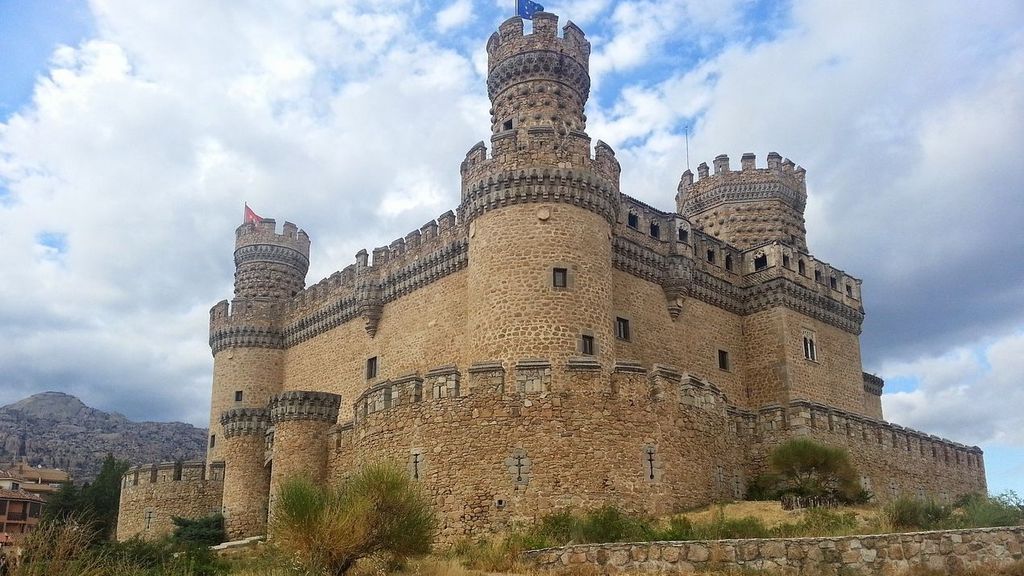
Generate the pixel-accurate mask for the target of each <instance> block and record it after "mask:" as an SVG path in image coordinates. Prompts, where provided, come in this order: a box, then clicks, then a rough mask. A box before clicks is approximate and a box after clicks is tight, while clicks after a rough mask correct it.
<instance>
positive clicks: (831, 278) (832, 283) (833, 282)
mask: <svg viewBox="0 0 1024 576" xmlns="http://www.w3.org/2000/svg"><path fill="white" fill-rule="evenodd" d="M828 285H829V286H830V287H831V288H832V289H833V290H836V289H837V288H836V286H837V283H836V277H835V276H829V279H828Z"/></svg>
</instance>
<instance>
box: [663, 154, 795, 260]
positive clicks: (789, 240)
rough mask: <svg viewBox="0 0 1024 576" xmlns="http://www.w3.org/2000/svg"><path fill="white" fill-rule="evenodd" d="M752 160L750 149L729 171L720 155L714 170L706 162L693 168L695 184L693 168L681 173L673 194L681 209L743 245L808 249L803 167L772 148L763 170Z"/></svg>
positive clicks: (713, 231)
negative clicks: (773, 243) (736, 167)
mask: <svg viewBox="0 0 1024 576" xmlns="http://www.w3.org/2000/svg"><path fill="white" fill-rule="evenodd" d="M755 160H756V159H755V157H754V154H752V153H750V152H748V153H746V154H744V155H743V157H742V159H741V160H740V169H739V170H733V169H731V168H730V167H729V157H728V156H726V155H725V154H719V155H718V156H717V157H716V158H715V160H714V170H715V171H714V174H710V171H709V169H708V165H707V163H704V162H702V163H701V164H700V166H698V167H697V176H698V178H699V179H698V180H697V181H696V182H695V181H694V179H693V173H692V172H690V171H689V170H687V171H686V172H684V173H683V177H682V180H681V181H680V182H679V193H678V194H677V195H676V206H677V209H678V211H679V213H680V214H682V215H683V216H686V217H687V218H689V219H690V221H691V222H693V223H694V224H695V225H697V226H699V227H701V228H703V229H704V230H705V231H706V232H708V233H710V234H711V235H712V236H715V237H717V238H721V239H722V240H725V241H726V242H728V243H730V244H732V245H733V246H736V247H739V248H742V249H746V248H753V247H755V246H760V245H762V244H767V243H768V242H771V241H773V240H778V241H780V242H782V243H784V244H788V245H790V246H792V247H794V248H796V249H797V250H800V251H801V252H807V231H806V229H805V228H804V206H806V204H807V185H806V183H805V178H804V177H805V171H804V169H803V168H801V167H799V166H797V165H795V164H794V163H793V162H791V161H790V160H789V159H785V160H784V159H783V158H782V156H780V155H779V154H778V153H776V152H772V153H770V154H768V167H767V168H760V169H759V168H757V167H756V166H755Z"/></svg>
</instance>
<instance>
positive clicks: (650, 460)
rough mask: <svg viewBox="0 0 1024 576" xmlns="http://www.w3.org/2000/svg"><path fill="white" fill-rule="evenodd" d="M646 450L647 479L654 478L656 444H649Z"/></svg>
mask: <svg viewBox="0 0 1024 576" xmlns="http://www.w3.org/2000/svg"><path fill="white" fill-rule="evenodd" d="M644 452H646V453H647V458H646V461H647V479H648V480H654V446H647V447H646V448H644Z"/></svg>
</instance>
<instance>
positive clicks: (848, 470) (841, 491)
mask: <svg viewBox="0 0 1024 576" xmlns="http://www.w3.org/2000/svg"><path fill="white" fill-rule="evenodd" d="M770 462H771V466H772V470H773V471H774V472H775V473H776V474H777V475H778V477H779V479H780V481H781V486H782V492H783V493H787V494H793V495H796V496H814V497H819V496H832V497H835V498H838V499H840V500H842V501H844V502H845V501H850V500H852V499H854V498H855V497H856V496H857V495H858V493H859V492H861V487H860V483H859V482H857V472H856V470H855V469H854V468H853V466H852V465H851V464H850V458H849V456H847V454H846V450H843V449H842V448H834V447H832V446H825V445H824V444H819V443H817V442H814V441H812V440H808V439H806V438H797V439H795V440H790V441H788V442H786V443H785V444H782V445H781V446H779V447H778V448H776V449H775V450H773V451H772V454H771V457H770Z"/></svg>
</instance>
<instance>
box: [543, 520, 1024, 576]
mask: <svg viewBox="0 0 1024 576" xmlns="http://www.w3.org/2000/svg"><path fill="white" fill-rule="evenodd" d="M972 538H974V539H976V540H975V541H976V542H978V543H979V546H976V547H974V548H973V549H972V551H971V553H969V554H957V553H955V552H953V551H952V549H951V548H950V546H952V545H956V544H960V543H962V542H964V541H968V540H970V539H972ZM947 543H948V544H949V545H950V546H947ZM865 544H868V545H865ZM1022 544H1024V526H1018V527H1011V528H978V529H972V530H946V531H937V532H918V533H910V534H883V535H878V536H871V537H863V536H844V537H838V538H790V539H775V538H773V539H764V540H724V541H717V542H706V541H693V542H658V543H654V544H651V545H649V546H646V547H644V546H640V545H637V544H599V545H595V544H588V545H586V548H587V549H588V550H590V551H592V552H593V554H592V556H593V558H611V559H612V560H613V561H612V562H610V564H613V566H604V565H603V563H601V562H595V561H593V560H591V556H590V555H583V557H585V558H587V560H588V561H587V562H586V563H581V562H574V565H575V566H576V569H577V570H583V569H585V568H586V566H590V567H591V568H592V569H593V570H595V571H596V572H597V573H601V574H614V573H622V572H627V573H628V572H643V571H652V570H654V569H657V570H662V571H665V572H668V573H681V574H688V573H692V572H698V573H699V572H702V571H708V570H712V569H716V570H728V569H737V570H743V569H775V570H781V571H783V573H785V574H804V573H813V574H832V573H835V574H843V573H863V574H883V575H895V574H899V573H901V572H902V571H903V570H905V569H907V568H908V567H909V566H911V565H924V566H927V567H929V568H931V569H933V570H939V571H943V572H944V573H950V574H953V573H957V571H962V570H964V569H970V568H975V569H977V568H984V567H993V566H1002V565H1007V564H1010V563H1012V562H1014V561H1017V560H1020V559H1021V553H1020V550H1021V545H1022ZM580 548H583V547H582V546H566V547H564V548H556V549H552V550H544V551H537V552H525V553H524V554H523V560H524V561H525V562H526V564H527V565H529V566H531V567H532V568H535V569H537V570H550V569H557V568H558V567H559V563H558V562H557V561H556V559H557V558H558V556H559V555H570V556H573V557H578V554H577V552H576V550H578V549H580ZM595 549H596V550H595ZM653 549H657V550H659V555H658V560H657V561H653V560H654V558H653V555H652V554H644V553H643V552H642V551H644V550H653ZM1012 550H1016V552H1012ZM880 551H885V552H886V554H881V553H880ZM613 567H614V570H612V569H611V568H613Z"/></svg>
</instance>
